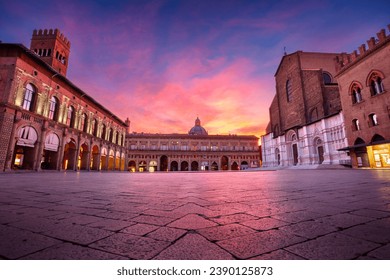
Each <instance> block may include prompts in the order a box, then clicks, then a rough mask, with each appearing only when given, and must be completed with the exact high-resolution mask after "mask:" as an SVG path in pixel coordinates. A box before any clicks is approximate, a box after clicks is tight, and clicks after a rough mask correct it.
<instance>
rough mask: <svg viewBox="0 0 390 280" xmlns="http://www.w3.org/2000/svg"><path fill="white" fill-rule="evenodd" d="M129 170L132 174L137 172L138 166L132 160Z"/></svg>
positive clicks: (128, 165) (128, 166)
mask: <svg viewBox="0 0 390 280" xmlns="http://www.w3.org/2000/svg"><path fill="white" fill-rule="evenodd" d="M127 170H128V171H130V172H135V171H136V170H137V164H136V163H135V161H134V160H130V161H129V163H128V164H127Z"/></svg>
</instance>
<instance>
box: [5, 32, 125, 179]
mask: <svg viewBox="0 0 390 280" xmlns="http://www.w3.org/2000/svg"><path fill="white" fill-rule="evenodd" d="M69 54H70V42H69V41H68V40H67V38H66V37H65V36H64V35H63V34H62V33H60V31H59V30H57V29H55V30H39V31H37V30H35V31H34V33H33V36H32V39H31V46H30V49H28V48H26V47H25V46H23V45H20V44H6V43H0V92H1V95H0V171H1V172H3V171H10V170H23V169H24V170H37V171H39V170H47V169H49V170H125V165H126V164H125V151H126V149H125V137H126V130H127V127H128V124H127V123H126V122H123V121H122V120H120V119H119V118H118V117H117V116H115V115H114V114H113V113H112V112H110V111H109V110H108V109H106V108H105V107H104V106H102V105H101V104H99V103H98V102H96V101H95V100H94V99H93V98H92V97H91V96H90V95H88V94H87V93H86V92H84V91H83V90H81V89H80V88H78V87H77V86H76V85H74V84H73V83H72V82H71V81H70V80H68V79H67V78H66V72H67V68H68V61H69Z"/></svg>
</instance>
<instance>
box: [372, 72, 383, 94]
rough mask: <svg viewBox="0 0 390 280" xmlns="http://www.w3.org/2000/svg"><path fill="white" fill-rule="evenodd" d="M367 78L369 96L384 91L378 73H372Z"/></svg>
mask: <svg viewBox="0 0 390 280" xmlns="http://www.w3.org/2000/svg"><path fill="white" fill-rule="evenodd" d="M369 80H370V81H369V82H370V92H371V96H374V95H377V94H380V93H382V92H384V88H383V83H382V78H381V76H380V75H379V74H378V73H376V72H374V73H372V74H371V76H370V79H369Z"/></svg>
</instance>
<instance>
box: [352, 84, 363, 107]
mask: <svg viewBox="0 0 390 280" xmlns="http://www.w3.org/2000/svg"><path fill="white" fill-rule="evenodd" d="M351 96H352V104H356V103H360V102H362V101H363V98H362V93H361V88H360V87H359V86H358V85H356V84H355V85H354V86H353V87H352V92H351Z"/></svg>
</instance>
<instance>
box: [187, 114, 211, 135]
mask: <svg viewBox="0 0 390 280" xmlns="http://www.w3.org/2000/svg"><path fill="white" fill-rule="evenodd" d="M188 134H189V135H208V133H207V131H206V129H204V128H203V127H202V126H201V125H200V119H199V118H196V120H195V126H194V127H193V128H191V129H190V131H189V132H188Z"/></svg>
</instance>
